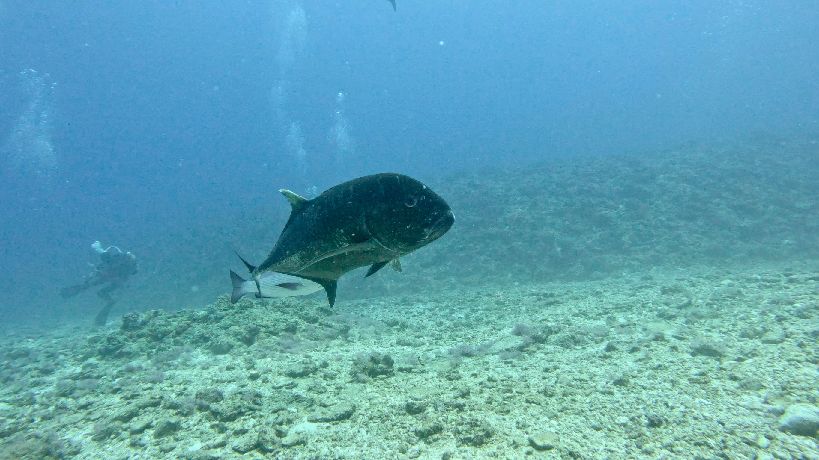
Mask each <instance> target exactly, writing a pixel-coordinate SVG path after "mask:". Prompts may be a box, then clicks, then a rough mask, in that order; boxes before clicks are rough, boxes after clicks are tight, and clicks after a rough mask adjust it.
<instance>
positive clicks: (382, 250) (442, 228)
mask: <svg viewBox="0 0 819 460" xmlns="http://www.w3.org/2000/svg"><path fill="white" fill-rule="evenodd" d="M280 192H281V193H282V194H283V195H284V196H285V197H286V198H287V199H288V201H290V205H291V206H292V211H291V214H290V219H289V220H288V221H287V224H285V226H284V229H283V230H282V233H281V235H280V236H279V241H278V242H276V246H275V247H274V248H273V251H271V252H270V255H269V256H268V257H267V259H265V261H264V262H262V264H261V265H259V266H258V267H254V266H252V265H251V264H249V263H247V262H245V265H246V266H247V268H248V269H249V270H250V272H251V275H252V278H253V279H254V280H255V282H256V284H257V289H259V290H260V291H261V288H259V284H260V280H263V279H264V277H265V274H266V273H269V272H277V273H284V274H288V275H293V276H297V277H300V278H304V279H307V280H310V281H313V282H316V283H318V284H320V285H321V286H322V287H323V288H324V290H325V291H327V300H328V301H329V302H330V306H332V305H333V304H334V303H335V298H336V281H337V280H338V278H339V277H340V276H341V275H343V274H345V273H347V272H349V271H350V270H353V269H355V268H358V267H364V266H367V265H369V266H370V269H369V271H368V272H367V275H366V276H370V275H372V274H373V273H375V272H377V271H378V270H380V269H381V268H382V267H384V265H386V264H387V263H389V262H391V261H395V262H396V263H397V261H398V257H400V256H403V255H404V254H409V253H410V252H412V251H414V250H416V249H418V248H420V247H422V246H425V245H427V244H429V243H431V242H432V241H434V240H436V239H438V238H440V237H441V236H442V235H443V234H444V233H446V232H447V231H448V230H449V228H450V227H452V224H453V223H454V222H455V216H454V215H453V214H452V210H451V209H450V208H449V205H448V204H447V203H446V201H444V200H443V198H441V197H440V196H438V195H437V194H436V193H435V192H433V191H432V190H430V189H429V187H427V186H426V185H424V184H422V183H421V182H419V181H417V180H415V179H413V178H411V177H408V176H404V175H401V174H392V173H390V174H375V175H372V176H365V177H359V178H358V179H354V180H351V181H349V182H344V183H342V184H339V185H336V186H335V187H332V188H330V189H328V190H327V191H325V192H324V193H322V194H321V195H319V196H317V197H316V198H314V199H312V200H307V199H305V198H302V197H300V196H299V195H297V194H295V193H293V192H291V191H289V190H280ZM243 261H244V260H243ZM258 294H259V296H260V297H263V294H262V293H261V292H259V293H258Z"/></svg>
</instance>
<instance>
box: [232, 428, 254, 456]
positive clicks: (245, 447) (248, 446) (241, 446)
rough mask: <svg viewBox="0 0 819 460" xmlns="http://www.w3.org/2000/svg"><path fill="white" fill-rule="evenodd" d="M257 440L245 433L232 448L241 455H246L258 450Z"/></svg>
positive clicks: (235, 441) (234, 442)
mask: <svg viewBox="0 0 819 460" xmlns="http://www.w3.org/2000/svg"><path fill="white" fill-rule="evenodd" d="M256 441H257V438H256V436H254V435H253V434H251V433H245V434H243V435H241V436H239V437H238V438H236V439H235V440H234V441H233V443H232V444H231V445H230V448H231V449H233V450H234V451H235V452H238V453H240V454H245V453H248V452H250V451H251V450H253V449H255V448H256Z"/></svg>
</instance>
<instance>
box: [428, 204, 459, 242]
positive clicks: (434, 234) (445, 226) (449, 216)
mask: <svg viewBox="0 0 819 460" xmlns="http://www.w3.org/2000/svg"><path fill="white" fill-rule="evenodd" d="M454 223H455V214H453V213H452V211H451V210H450V211H447V212H446V214H444V215H443V216H441V217H440V218H438V220H437V221H435V223H434V224H432V227H430V229H429V239H432V240H434V239H438V238H440V237H442V236H443V235H444V233H446V232H448V231H449V229H450V228H452V225H453V224H454Z"/></svg>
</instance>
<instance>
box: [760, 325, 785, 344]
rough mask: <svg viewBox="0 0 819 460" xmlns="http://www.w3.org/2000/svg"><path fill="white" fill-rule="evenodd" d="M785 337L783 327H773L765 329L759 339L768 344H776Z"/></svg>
mask: <svg viewBox="0 0 819 460" xmlns="http://www.w3.org/2000/svg"><path fill="white" fill-rule="evenodd" d="M785 338H786V336H785V331H784V330H783V329H774V330H771V331H767V332H766V333H765V334H764V335H762V337H761V338H760V339H759V341H760V342H762V343H764V344H768V345H776V344H780V343H782V342H784V341H785Z"/></svg>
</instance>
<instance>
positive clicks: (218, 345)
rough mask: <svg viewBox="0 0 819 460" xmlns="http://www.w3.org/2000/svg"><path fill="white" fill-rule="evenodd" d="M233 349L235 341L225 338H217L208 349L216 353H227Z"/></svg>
mask: <svg viewBox="0 0 819 460" xmlns="http://www.w3.org/2000/svg"><path fill="white" fill-rule="evenodd" d="M232 349H233V342H231V341H229V340H225V339H215V340H214V341H213V342H211V343H210V344H209V345H208V350H210V352H211V353H213V354H214V355H226V354H228V353H230V350H232Z"/></svg>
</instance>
